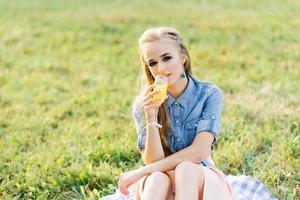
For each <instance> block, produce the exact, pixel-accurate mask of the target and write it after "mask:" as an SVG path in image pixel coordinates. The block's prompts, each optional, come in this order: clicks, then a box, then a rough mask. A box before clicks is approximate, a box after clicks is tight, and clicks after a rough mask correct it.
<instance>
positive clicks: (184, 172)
mask: <svg viewBox="0 0 300 200" xmlns="http://www.w3.org/2000/svg"><path fill="white" fill-rule="evenodd" d="M175 185H176V195H175V199H176V200H184V199H190V200H198V199H202V197H203V185H204V172H203V170H202V168H201V167H200V166H199V164H195V163H192V162H190V161H184V162H182V163H180V164H178V165H177V167H176V168H175ZM199 197H200V198H199Z"/></svg>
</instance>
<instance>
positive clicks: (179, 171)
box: [175, 161, 195, 175]
mask: <svg viewBox="0 0 300 200" xmlns="http://www.w3.org/2000/svg"><path fill="white" fill-rule="evenodd" d="M194 165H195V164H194V163H192V162H190V161H183V162H181V163H179V164H178V165H177V166H176V168H175V175H188V174H190V172H192V171H193V169H194V167H195V166H194Z"/></svg>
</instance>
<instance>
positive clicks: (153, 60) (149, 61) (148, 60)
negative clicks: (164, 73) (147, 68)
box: [148, 53, 170, 63]
mask: <svg viewBox="0 0 300 200" xmlns="http://www.w3.org/2000/svg"><path fill="white" fill-rule="evenodd" d="M168 54H170V53H164V54H162V55H161V56H160V57H161V58H162V57H164V56H166V55H168ZM152 61H154V60H153V59H150V60H148V63H149V62H152Z"/></svg>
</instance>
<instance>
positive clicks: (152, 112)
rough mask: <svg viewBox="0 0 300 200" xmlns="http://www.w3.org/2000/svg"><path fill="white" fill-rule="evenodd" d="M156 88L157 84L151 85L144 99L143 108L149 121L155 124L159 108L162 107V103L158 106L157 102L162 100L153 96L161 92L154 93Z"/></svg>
mask: <svg viewBox="0 0 300 200" xmlns="http://www.w3.org/2000/svg"><path fill="white" fill-rule="evenodd" d="M154 87H155V84H152V85H150V86H149V87H148V88H147V89H146V92H145V94H144V98H143V101H142V103H143V107H144V110H145V113H146V118H147V121H149V122H153V121H156V120H155V119H156V118H157V114H158V109H159V106H161V104H162V103H160V104H157V101H158V100H160V98H153V95H155V94H158V93H159V92H160V91H152V89H153V88H154Z"/></svg>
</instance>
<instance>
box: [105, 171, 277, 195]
mask: <svg viewBox="0 0 300 200" xmlns="http://www.w3.org/2000/svg"><path fill="white" fill-rule="evenodd" d="M225 179H226V180H227V181H228V182H229V184H230V185H231V187H232V189H233V192H234V194H235V196H236V199H235V200H278V199H277V198H276V197H274V196H273V195H272V193H271V192H270V191H269V189H268V188H267V187H266V186H265V185H264V184H262V183H261V182H259V181H257V180H255V179H254V178H252V177H249V176H232V175H227V176H225ZM135 191H136V188H135V187H131V188H129V195H128V196H124V195H123V194H121V193H120V191H119V190H116V192H115V193H114V194H112V195H109V196H105V197H103V198H101V200H134V197H135Z"/></svg>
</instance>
